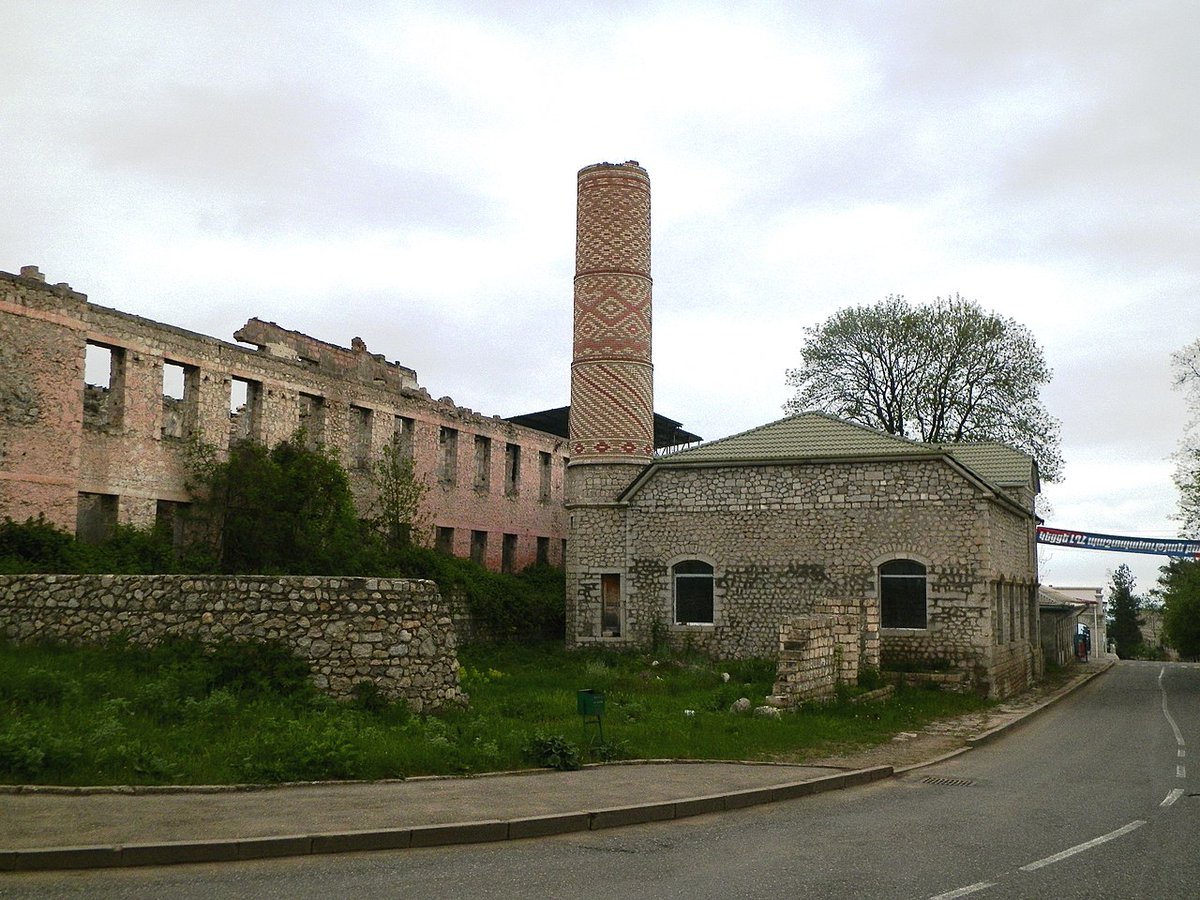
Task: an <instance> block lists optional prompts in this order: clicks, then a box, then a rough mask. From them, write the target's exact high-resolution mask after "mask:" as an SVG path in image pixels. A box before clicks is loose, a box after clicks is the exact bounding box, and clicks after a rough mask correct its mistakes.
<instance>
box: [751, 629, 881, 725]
mask: <svg viewBox="0 0 1200 900" xmlns="http://www.w3.org/2000/svg"><path fill="white" fill-rule="evenodd" d="M858 667H859V634H858V622H857V620H856V618H855V617H853V616H844V615H842V616H837V615H834V616H822V615H813V616H795V617H793V618H790V619H786V620H784V621H783V622H782V623H781V624H780V626H779V671H778V674H777V676H776V681H775V692H774V694H773V695H772V696H770V697H768V698H767V702H768V703H770V704H771V705H772V706H784V707H792V706H797V705H799V704H801V703H804V702H806V701H808V700H826V699H829V698H830V697H832V696H833V695H834V693H835V692H836V690H837V685H838V684H839V683H846V684H857V683H858Z"/></svg>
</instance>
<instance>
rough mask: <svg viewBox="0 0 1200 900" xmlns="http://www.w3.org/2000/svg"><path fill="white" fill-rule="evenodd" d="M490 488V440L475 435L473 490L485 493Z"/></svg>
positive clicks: (480, 435)
mask: <svg viewBox="0 0 1200 900" xmlns="http://www.w3.org/2000/svg"><path fill="white" fill-rule="evenodd" d="M491 489H492V441H491V438H486V437H484V436H483V435H482V434H477V435H475V490H477V491H478V492H479V493H481V494H486V493H488V492H489V491H490V490H491Z"/></svg>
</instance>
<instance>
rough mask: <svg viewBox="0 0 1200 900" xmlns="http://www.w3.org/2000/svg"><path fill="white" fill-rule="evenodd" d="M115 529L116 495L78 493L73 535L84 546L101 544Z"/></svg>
mask: <svg viewBox="0 0 1200 900" xmlns="http://www.w3.org/2000/svg"><path fill="white" fill-rule="evenodd" d="M116 528H117V495H116V494H91V493H86V492H82V491H81V492H80V494H79V505H78V506H77V507H76V510H75V535H76V537H78V538H79V540H80V541H82V542H83V543H85V544H102V543H104V542H105V541H107V540H108V539H109V538H110V537H112V536H113V532H114V531H115V530H116Z"/></svg>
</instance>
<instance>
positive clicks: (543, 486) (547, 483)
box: [538, 451, 554, 503]
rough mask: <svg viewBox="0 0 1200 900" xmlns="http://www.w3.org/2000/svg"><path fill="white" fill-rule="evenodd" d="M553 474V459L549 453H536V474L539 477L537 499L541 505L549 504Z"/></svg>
mask: <svg viewBox="0 0 1200 900" xmlns="http://www.w3.org/2000/svg"><path fill="white" fill-rule="evenodd" d="M553 472H554V457H552V456H551V455H550V454H549V453H546V452H544V451H541V452H539V453H538V473H539V475H540V476H541V477H540V479H539V483H538V499H539V500H540V501H541V502H542V503H549V502H550V496H551V493H552V489H551V484H552V483H551V475H552V474H553Z"/></svg>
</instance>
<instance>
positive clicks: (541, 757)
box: [521, 731, 583, 772]
mask: <svg viewBox="0 0 1200 900" xmlns="http://www.w3.org/2000/svg"><path fill="white" fill-rule="evenodd" d="M521 752H522V753H523V754H524V755H525V758H526V759H528V760H529V761H530V762H532V763H534V764H535V765H538V766H543V767H545V768H547V769H558V770H560V771H563V772H570V771H574V770H575V769H581V768H583V759H582V757H581V755H580V753H579V748H578V747H577V746H576V745H575V744H572V743H571V742H570V741H568V740H567V739H566V738H565V737H563V736H562V735H561V734H552V735H545V734H542V733H541V732H540V731H539V732H537V733H535V734H534V736H533V737H531V738H530V739H529V741H528V742H527V743H526V744H525V746H524V747H523V748H522V750H521Z"/></svg>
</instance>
